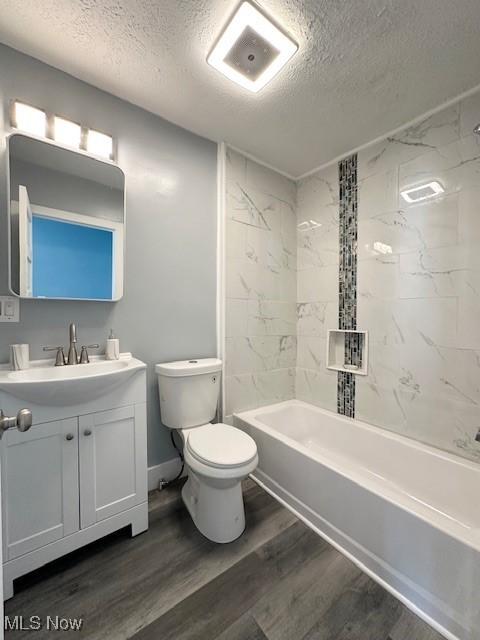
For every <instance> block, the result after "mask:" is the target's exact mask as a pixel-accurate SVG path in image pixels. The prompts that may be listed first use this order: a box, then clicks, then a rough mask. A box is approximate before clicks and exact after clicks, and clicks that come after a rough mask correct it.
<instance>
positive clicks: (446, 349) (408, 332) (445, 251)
mask: <svg viewBox="0 0 480 640" xmlns="http://www.w3.org/2000/svg"><path fill="white" fill-rule="evenodd" d="M478 122H480V94H476V95H475V96H472V97H470V98H468V99H465V100H463V101H462V102H461V103H458V104H457V105H454V106H452V107H449V108H447V109H445V110H443V111H442V112H440V113H438V114H436V115H434V116H432V117H430V118H428V119H426V120H425V121H424V122H421V123H420V124H418V125H416V126H414V127H411V128H409V129H405V130H404V131H403V132H402V133H400V134H397V135H396V136H395V137H393V138H389V139H387V140H385V141H383V142H380V143H378V144H375V145H373V146H370V147H369V148H367V149H365V150H363V151H361V152H359V154H358V275H357V278H358V280H357V287H358V291H357V295H358V302H357V325H358V328H359V329H367V330H369V332H370V369H369V375H368V376H367V377H365V378H364V377H358V378H357V380H356V414H355V415H356V417H357V418H359V419H361V420H365V421H367V422H370V423H373V424H376V425H378V426H383V427H386V428H388V429H391V430H395V431H398V432H399V433H402V434H404V435H407V436H410V437H413V438H416V439H418V440H421V441H424V442H427V443H430V444H433V445H436V446H439V447H441V448H444V449H447V450H450V451H453V452H455V453H457V454H460V455H464V456H465V457H468V458H470V459H473V460H478V461H480V445H479V444H478V443H476V442H475V441H474V437H475V434H476V432H477V430H478V429H479V428H480V330H479V326H480V138H479V137H478V136H474V135H473V134H472V130H473V127H474V126H475V124H477V123H478ZM336 172H337V166H336V165H333V166H331V167H328V168H327V169H325V170H323V171H321V172H319V173H317V174H315V175H313V176H311V177H309V178H306V179H305V180H303V181H301V182H300V183H299V185H298V195H297V218H298V229H297V236H298V285H297V286H298V307H297V309H298V359H297V366H298V370H297V385H296V388H297V397H298V398H300V399H304V400H307V401H309V402H314V403H315V404H318V405H320V406H323V407H326V408H328V409H332V410H335V405H336V384H335V375H333V374H332V375H330V372H328V371H326V369H325V362H324V358H325V337H326V329H327V328H335V325H336V318H337V305H338V294H337V287H336V284H337V282H336V277H338V276H336V275H335V274H336V271H337V270H338V265H337V263H338V178H337V174H336ZM430 180H438V181H439V182H440V183H441V184H442V185H443V186H444V188H445V194H444V195H442V196H440V197H437V198H435V199H432V200H430V201H425V202H422V203H418V204H410V205H409V204H407V203H406V202H405V201H404V200H403V199H402V198H401V196H400V191H401V190H402V189H404V188H406V187H408V186H410V185H414V184H418V183H423V182H428V181H430Z"/></svg>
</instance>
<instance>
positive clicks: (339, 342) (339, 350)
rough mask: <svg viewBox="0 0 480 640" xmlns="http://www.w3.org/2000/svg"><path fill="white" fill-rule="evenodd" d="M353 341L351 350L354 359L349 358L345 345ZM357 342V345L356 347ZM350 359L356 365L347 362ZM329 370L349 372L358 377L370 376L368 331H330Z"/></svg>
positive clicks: (328, 348) (328, 341)
mask: <svg viewBox="0 0 480 640" xmlns="http://www.w3.org/2000/svg"><path fill="white" fill-rule="evenodd" d="M349 340H350V341H352V344H351V346H350V349H352V350H353V351H354V357H353V358H348V357H347V351H348V348H347V349H346V347H345V345H346V344H347V347H348V342H347V341H349ZM355 342H356V343H357V345H355ZM348 359H350V360H351V361H352V362H355V364H349V363H348V362H345V361H346V360H348ZM327 369H331V370H332V371H347V372H349V373H353V374H355V375H357V376H366V375H367V374H368V331H351V330H345V329H330V330H329V331H328V340H327Z"/></svg>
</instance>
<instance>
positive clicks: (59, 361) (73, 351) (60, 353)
mask: <svg viewBox="0 0 480 640" xmlns="http://www.w3.org/2000/svg"><path fill="white" fill-rule="evenodd" d="M69 335H70V346H69V347H68V354H67V357H65V353H64V350H63V347H43V350H44V351H56V352H57V355H56V358H55V366H56V367H62V366H64V365H72V364H87V363H89V362H90V359H89V357H88V351H87V349H98V348H99V345H98V344H89V345H87V346H83V347H82V354H81V357H80V358H79V357H78V352H77V328H76V326H75V324H74V323H73V322H72V323H71V324H70V327H69Z"/></svg>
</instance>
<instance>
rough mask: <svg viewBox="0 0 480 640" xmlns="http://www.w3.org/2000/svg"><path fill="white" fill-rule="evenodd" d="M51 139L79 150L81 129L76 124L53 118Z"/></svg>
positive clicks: (58, 117) (56, 117) (57, 117)
mask: <svg viewBox="0 0 480 640" xmlns="http://www.w3.org/2000/svg"><path fill="white" fill-rule="evenodd" d="M53 138H54V140H56V142H60V144H65V145H67V146H68V147H75V149H79V148H80V143H81V141H82V127H81V126H80V125H79V124H77V123H76V122H72V121H71V120H66V119H65V118H60V116H55V117H54V119H53Z"/></svg>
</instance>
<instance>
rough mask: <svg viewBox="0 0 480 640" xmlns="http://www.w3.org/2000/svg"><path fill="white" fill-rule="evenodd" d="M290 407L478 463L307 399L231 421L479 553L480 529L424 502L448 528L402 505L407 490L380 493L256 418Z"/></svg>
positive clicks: (452, 459)
mask: <svg viewBox="0 0 480 640" xmlns="http://www.w3.org/2000/svg"><path fill="white" fill-rule="evenodd" d="M289 406H290V407H291V406H300V407H306V408H308V409H309V410H314V411H315V412H316V413H319V414H321V415H325V416H327V417H330V418H331V417H334V418H335V419H336V420H339V421H340V422H342V423H345V424H348V425H352V423H355V425H357V426H359V427H361V428H363V429H366V430H368V431H370V432H371V433H374V434H375V435H377V436H379V437H382V438H386V439H387V440H391V441H394V442H399V443H401V444H403V445H406V446H408V447H410V448H413V449H417V450H421V451H424V452H426V453H427V454H429V455H433V456H434V457H437V458H440V459H442V460H445V461H447V462H448V463H451V464H454V465H459V466H461V467H466V468H467V469H470V470H472V471H475V472H476V473H480V465H478V464H477V463H475V462H472V461H470V460H467V459H464V458H462V457H460V456H456V455H455V454H452V453H449V452H447V451H443V450H442V449H437V448H436V447H433V446H431V445H428V444H425V443H423V442H419V441H417V440H414V439H413V438H408V437H406V436H402V435H400V434H398V433H395V432H392V431H388V430H386V429H383V428H381V427H376V426H375V425H371V424H368V423H366V422H363V421H362V420H358V419H357V418H349V417H347V416H343V415H341V414H337V413H335V412H333V411H329V410H328V409H323V408H321V407H317V406H316V405H313V404H310V403H308V402H304V401H303V400H296V399H292V400H284V401H282V402H278V403H273V404H270V405H266V406H264V407H259V408H257V409H249V410H247V411H242V412H238V413H234V414H233V420H234V424H235V420H236V419H238V420H240V421H241V422H244V423H246V424H247V425H249V426H252V427H253V428H256V429H259V430H261V431H264V432H265V433H267V434H268V435H269V436H271V437H272V438H275V439H276V440H280V441H281V442H283V444H285V445H286V446H289V447H293V448H294V449H296V450H297V451H300V452H301V453H302V454H303V455H306V456H307V457H309V458H311V459H313V460H315V461H316V462H318V463H319V464H322V465H324V466H326V467H327V468H329V469H332V471H334V472H335V473H338V474H339V475H341V476H343V477H344V478H347V479H348V480H349V481H351V482H354V483H355V484H356V485H357V486H360V487H362V488H364V489H367V490H368V491H371V492H372V493H374V494H375V495H377V496H379V497H380V498H382V499H384V500H387V501H388V502H390V503H391V504H393V505H395V506H397V507H400V508H402V509H404V510H405V511H407V512H408V513H409V514H410V515H413V516H415V517H417V518H420V519H421V520H422V521H423V522H425V523H426V524H428V525H429V526H432V527H434V528H435V529H437V530H438V531H440V532H442V533H443V534H445V535H447V536H451V537H452V538H454V539H455V540H457V541H458V542H460V543H461V544H464V545H466V546H468V547H470V548H471V549H473V550H474V551H476V552H478V553H480V539H479V534H478V531H479V530H478V529H477V528H473V527H470V526H468V525H463V524H461V523H460V521H459V520H458V519H455V518H454V517H452V516H448V515H446V514H443V513H442V512H440V511H438V509H435V507H430V506H428V505H427V508H429V509H431V510H432V512H435V511H437V518H438V519H443V521H448V520H450V521H451V522H450V527H448V526H446V525H445V524H442V523H441V522H437V521H436V520H435V519H434V518H433V517H430V518H429V517H428V516H427V515H426V514H424V513H422V512H421V511H420V510H419V509H414V508H412V507H410V506H409V505H408V504H405V502H404V501H405V496H407V497H409V495H408V493H405V494H404V495H403V496H402V494H401V491H400V490H399V491H398V492H397V495H400V496H401V497H402V498H403V500H401V501H399V500H398V499H397V500H395V498H394V496H393V495H391V494H392V493H394V492H393V491H389V490H388V488H387V490H386V491H385V492H381V491H380V490H378V489H377V488H376V486H375V483H374V482H373V481H370V482H369V481H368V480H364V481H362V479H361V478H358V477H355V474H354V473H349V471H348V470H347V469H346V468H342V466H341V465H339V464H338V463H337V462H336V461H333V460H331V459H330V458H328V456H324V455H322V454H321V453H319V452H317V451H312V450H310V449H308V447H306V446H305V445H304V444H302V443H300V442H298V441H297V440H295V439H294V438H291V437H289V436H286V435H284V434H283V433H281V432H280V431H277V430H276V429H275V428H274V427H271V426H269V425H267V424H265V423H263V422H260V421H259V420H258V419H257V418H256V416H258V415H259V414H262V413H270V412H271V411H272V410H278V409H281V408H282V407H289ZM452 522H453V523H454V524H453V525H452ZM453 528H456V529H459V530H462V529H465V530H466V531H468V532H469V533H470V536H471V537H469V536H468V535H467V534H466V531H463V535H462V534H460V533H458V532H457V531H455V530H452V529H453ZM471 538H474V539H471Z"/></svg>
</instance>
